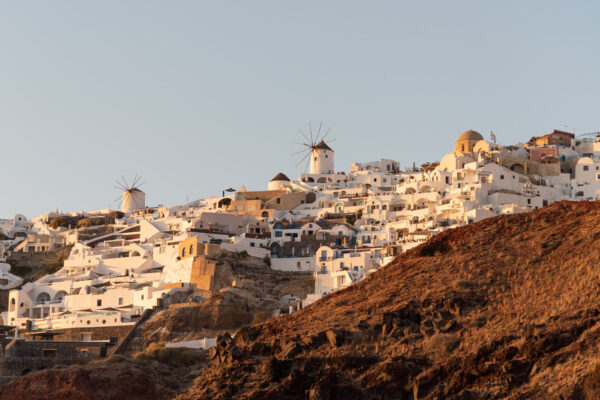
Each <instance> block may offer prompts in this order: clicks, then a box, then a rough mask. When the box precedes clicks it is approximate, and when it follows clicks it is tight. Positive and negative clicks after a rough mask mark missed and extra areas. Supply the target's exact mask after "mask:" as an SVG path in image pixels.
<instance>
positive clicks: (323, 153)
mask: <svg viewBox="0 0 600 400" xmlns="http://www.w3.org/2000/svg"><path fill="white" fill-rule="evenodd" d="M322 127H323V122H321V123H320V124H319V129H318V130H317V133H316V135H315V136H314V137H313V131H312V125H311V123H310V122H309V124H308V130H309V135H310V139H309V135H305V134H304V132H302V130H300V134H301V135H302V136H303V137H304V139H306V142H308V143H306V142H304V143H299V142H294V143H296V144H298V145H300V146H302V147H303V148H302V150H300V151H297V152H295V153H293V154H292V155H294V156H296V155H298V154H303V153H305V154H304V156H303V157H302V158H301V159H300V161H298V163H297V164H296V166H298V165H300V164H302V163H303V162H304V161H305V160H306V159H307V158H308V162H307V164H306V167H305V171H306V169H308V167H309V166H310V174H312V175H321V174H333V173H334V172H333V171H334V169H333V149H331V147H329V146H328V143H331V142H333V141H334V140H335V139H331V140H328V141H325V138H326V137H327V135H329V132H331V128H330V129H328V130H327V132H325V134H324V135H323V136H320V135H321V128H322Z"/></svg>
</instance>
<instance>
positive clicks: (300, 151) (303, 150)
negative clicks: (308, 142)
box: [292, 147, 311, 156]
mask: <svg viewBox="0 0 600 400" xmlns="http://www.w3.org/2000/svg"><path fill="white" fill-rule="evenodd" d="M310 149H311V148H310V147H309V148H306V149H302V150H298V151H297V152H295V153H292V156H297V155H298V154H300V153H304V152H305V151H309V150H310Z"/></svg>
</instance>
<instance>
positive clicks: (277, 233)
mask: <svg viewBox="0 0 600 400" xmlns="http://www.w3.org/2000/svg"><path fill="white" fill-rule="evenodd" d="M275 237H283V232H281V231H275Z"/></svg>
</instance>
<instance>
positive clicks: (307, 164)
mask: <svg viewBox="0 0 600 400" xmlns="http://www.w3.org/2000/svg"><path fill="white" fill-rule="evenodd" d="M308 155H312V151H311V152H310V153H308ZM309 166H310V157H309V158H308V160H306V165H305V166H304V173H305V174H306V173H307V172H308V167H309Z"/></svg>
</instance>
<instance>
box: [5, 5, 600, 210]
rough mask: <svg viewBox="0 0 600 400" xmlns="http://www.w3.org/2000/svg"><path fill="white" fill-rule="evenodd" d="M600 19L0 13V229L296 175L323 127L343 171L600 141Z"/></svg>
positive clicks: (423, 9)
mask: <svg viewBox="0 0 600 400" xmlns="http://www.w3.org/2000/svg"><path fill="white" fill-rule="evenodd" d="M599 18H600V6H599V5H598V2H595V1H588V2H564V1H563V2H558V1H501V2H487V1H486V2H482V1H419V2H417V1H410V2H409V1H361V2H358V1H302V2H291V1H281V0H274V1H270V2H266V1H251V2H250V1H246V2H242V1H228V2H226V1H213V2H201V1H150V0H143V1H121V0H119V1H108V0H103V1H96V2H91V1H85V2H83V1H78V0H73V1H57V0H54V1H2V2H0V50H1V53H0V54H1V55H0V163H1V168H2V174H1V180H0V217H12V215H13V214H15V213H17V212H22V213H24V214H25V215H26V216H28V217H32V216H36V215H39V214H40V213H43V212H47V211H50V210H54V209H56V208H58V209H59V210H62V211H74V210H91V209H98V208H106V207H108V206H109V204H111V203H112V206H113V207H116V206H117V203H116V202H114V201H113V200H114V199H115V198H116V197H117V196H118V195H119V193H118V191H117V190H116V189H114V188H113V185H114V182H115V181H116V180H117V179H119V178H120V177H121V176H122V175H124V176H126V177H129V178H131V177H133V176H134V175H135V174H140V175H142V176H143V177H144V180H145V181H146V184H145V185H144V186H143V187H142V189H144V191H145V192H146V193H147V197H146V198H147V203H148V204H149V205H157V204H159V203H162V204H165V205H173V204H183V203H185V202H186V199H188V198H189V200H194V199H198V198H203V197H207V196H210V195H213V194H219V193H220V192H221V190H222V189H225V188H227V187H230V186H231V187H233V188H236V189H239V187H240V186H241V185H246V187H247V188H248V190H252V189H265V188H266V184H267V182H268V181H269V180H270V179H271V178H272V177H273V176H274V175H275V174H276V173H278V172H280V171H281V172H284V173H286V174H287V175H288V176H290V177H292V178H295V177H297V176H298V174H299V173H301V172H303V167H302V168H301V167H295V161H294V158H293V157H291V153H292V152H293V151H295V150H296V149H297V146H296V145H294V144H293V143H292V141H293V140H298V139H301V137H300V135H299V133H298V129H299V128H303V129H304V128H306V127H307V126H308V122H309V121H313V123H314V124H318V122H319V121H321V120H323V121H324V122H325V123H326V125H327V126H328V127H331V128H332V132H331V135H330V136H331V137H333V138H335V139H336V141H335V142H333V143H331V146H332V147H333V149H334V150H335V161H336V170H342V169H343V170H347V169H348V167H349V165H350V164H351V163H352V162H353V161H372V160H377V159H380V158H392V159H396V160H398V161H400V163H401V166H402V167H404V166H410V165H412V162H413V161H415V162H417V163H419V164H420V163H422V162H424V161H435V160H439V159H440V158H441V157H442V156H443V155H444V154H446V153H448V152H449V151H451V150H452V146H453V143H454V140H455V138H456V137H457V136H458V135H459V134H460V133H461V132H463V131H464V130H467V129H469V128H470V127H472V128H473V129H475V130H478V131H479V132H481V133H482V134H483V135H484V137H486V138H487V137H489V132H490V130H493V131H494V133H495V134H496V136H497V137H498V140H499V141H501V142H502V143H515V142H518V141H524V140H527V139H529V137H531V136H533V135H542V134H545V133H548V132H550V131H551V130H552V129H553V128H558V129H564V128H565V126H568V129H569V130H573V129H574V130H575V132H576V134H579V133H585V132H591V131H598V130H600V113H599V110H600V107H599V104H600V79H599V75H600V52H599V51H598V43H600V24H598V20H599Z"/></svg>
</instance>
